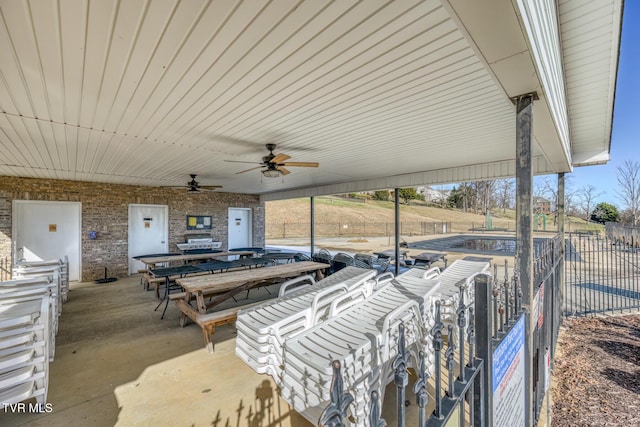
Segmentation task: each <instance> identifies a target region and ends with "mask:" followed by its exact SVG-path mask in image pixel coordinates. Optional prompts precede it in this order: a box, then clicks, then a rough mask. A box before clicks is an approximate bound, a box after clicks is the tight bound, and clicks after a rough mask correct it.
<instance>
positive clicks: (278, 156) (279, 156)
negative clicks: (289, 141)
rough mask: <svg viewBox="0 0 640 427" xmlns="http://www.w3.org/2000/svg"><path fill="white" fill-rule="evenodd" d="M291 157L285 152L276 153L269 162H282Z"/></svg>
mask: <svg viewBox="0 0 640 427" xmlns="http://www.w3.org/2000/svg"><path fill="white" fill-rule="evenodd" d="M290 158H291V156H287V155H286V154H282V153H280V154H276V156H275V157H274V158H273V159H271V163H282V162H284V161H285V160H289V159H290Z"/></svg>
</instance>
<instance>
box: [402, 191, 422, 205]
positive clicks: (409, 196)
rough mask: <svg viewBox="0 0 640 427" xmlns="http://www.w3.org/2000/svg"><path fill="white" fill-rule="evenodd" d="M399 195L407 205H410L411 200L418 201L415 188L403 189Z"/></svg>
mask: <svg viewBox="0 0 640 427" xmlns="http://www.w3.org/2000/svg"><path fill="white" fill-rule="evenodd" d="M398 195H399V196H400V198H401V199H403V200H404V203H405V204H406V205H408V204H409V201H410V200H413V199H417V198H418V192H417V191H416V189H415V188H413V187H409V188H401V189H400V192H399V193H398Z"/></svg>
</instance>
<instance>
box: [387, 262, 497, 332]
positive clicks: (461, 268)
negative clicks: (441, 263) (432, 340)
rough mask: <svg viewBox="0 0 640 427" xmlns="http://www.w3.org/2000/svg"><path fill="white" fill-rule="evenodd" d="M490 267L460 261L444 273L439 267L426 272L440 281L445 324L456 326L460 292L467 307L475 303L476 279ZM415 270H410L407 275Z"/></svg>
mask: <svg viewBox="0 0 640 427" xmlns="http://www.w3.org/2000/svg"><path fill="white" fill-rule="evenodd" d="M490 266H491V264H490V263H489V262H488V261H468V260H463V259H460V260H457V261H454V262H453V263H451V264H450V265H449V266H448V267H447V268H446V269H445V270H444V271H440V269H439V268H438V267H434V268H431V269H429V270H426V271H425V274H426V275H429V276H430V277H436V278H437V279H438V280H440V294H441V306H440V307H441V313H442V322H443V323H444V324H446V325H453V326H456V322H457V310H458V306H459V304H460V291H461V290H462V292H463V295H464V303H465V305H470V304H473V302H474V301H475V294H474V289H475V288H474V283H473V282H474V278H475V276H477V275H478V274H487V273H488V272H489V267H490ZM413 270H414V269H412V270H409V272H408V273H407V274H409V273H410V272H411V271H413ZM400 276H402V275H400ZM400 276H398V277H400ZM454 330H457V328H454Z"/></svg>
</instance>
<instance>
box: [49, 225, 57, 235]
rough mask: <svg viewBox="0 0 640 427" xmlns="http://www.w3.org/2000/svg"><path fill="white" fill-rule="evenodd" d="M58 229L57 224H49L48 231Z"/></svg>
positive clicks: (53, 231)
mask: <svg viewBox="0 0 640 427" xmlns="http://www.w3.org/2000/svg"><path fill="white" fill-rule="evenodd" d="M57 231H58V224H49V233H55V232H57Z"/></svg>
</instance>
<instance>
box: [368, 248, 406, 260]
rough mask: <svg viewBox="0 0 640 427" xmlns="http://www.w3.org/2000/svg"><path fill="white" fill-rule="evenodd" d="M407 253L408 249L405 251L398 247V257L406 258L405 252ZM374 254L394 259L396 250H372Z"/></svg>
mask: <svg viewBox="0 0 640 427" xmlns="http://www.w3.org/2000/svg"><path fill="white" fill-rule="evenodd" d="M408 253H409V251H405V250H403V249H400V257H401V258H406V256H407V254H408ZM373 254H374V255H377V256H378V258H390V259H392V260H393V259H396V250H395V249H387V250H386V251H382V252H374V253H373Z"/></svg>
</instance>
